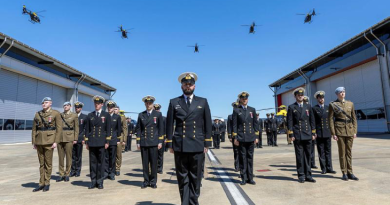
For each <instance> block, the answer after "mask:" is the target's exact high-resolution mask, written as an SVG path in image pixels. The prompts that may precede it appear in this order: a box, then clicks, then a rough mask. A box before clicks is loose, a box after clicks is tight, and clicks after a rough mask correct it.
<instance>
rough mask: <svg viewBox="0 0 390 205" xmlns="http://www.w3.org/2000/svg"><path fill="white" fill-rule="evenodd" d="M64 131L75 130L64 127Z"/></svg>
mask: <svg viewBox="0 0 390 205" xmlns="http://www.w3.org/2000/svg"><path fill="white" fill-rule="evenodd" d="M62 130H73V128H68V127H64V128H62Z"/></svg>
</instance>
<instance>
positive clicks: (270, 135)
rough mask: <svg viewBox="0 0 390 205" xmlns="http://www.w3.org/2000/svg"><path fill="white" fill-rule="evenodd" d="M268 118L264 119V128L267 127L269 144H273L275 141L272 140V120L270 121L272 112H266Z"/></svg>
mask: <svg viewBox="0 0 390 205" xmlns="http://www.w3.org/2000/svg"><path fill="white" fill-rule="evenodd" d="M266 116H267V119H265V120H264V128H265V133H266V134H267V145H268V146H272V145H273V144H274V143H273V142H272V139H273V138H272V132H271V125H270V124H271V122H270V117H271V114H269V113H267V114H266Z"/></svg>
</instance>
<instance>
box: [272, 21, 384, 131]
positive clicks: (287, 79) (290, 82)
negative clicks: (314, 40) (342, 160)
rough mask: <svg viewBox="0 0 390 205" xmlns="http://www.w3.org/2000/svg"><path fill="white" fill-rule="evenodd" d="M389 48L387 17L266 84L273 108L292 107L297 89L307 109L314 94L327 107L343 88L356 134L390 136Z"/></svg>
mask: <svg viewBox="0 0 390 205" xmlns="http://www.w3.org/2000/svg"><path fill="white" fill-rule="evenodd" d="M389 46H390V17H389V18H386V19H384V20H383V21H381V22H379V23H377V24H376V25H374V26H372V27H370V28H368V29H367V30H365V31H363V32H361V33H360V34H358V35H356V36H354V37H353V38H351V39H349V40H348V41H346V42H344V43H342V44H341V45H339V46H337V47H335V48H333V49H332V50H330V51H328V52H326V53H325V54H323V55H321V56H319V57H318V58H316V59H314V60H312V61H311V62H309V63H307V64H306V65H303V66H302V67H300V68H298V69H296V70H294V71H292V72H291V73H289V74H287V75H285V76H283V77H281V78H280V79H279V80H277V81H275V82H273V83H272V84H270V85H269V87H270V88H271V89H272V90H273V92H274V97H275V105H276V106H277V107H278V106H280V105H282V104H283V105H287V106H288V105H290V104H292V103H294V102H295V98H294V96H293V93H292V92H293V90H294V89H296V88H297V87H304V88H305V89H306V92H307V93H306V94H307V96H309V98H310V103H311V105H316V104H317V101H316V100H315V99H313V98H314V96H313V95H314V93H315V92H316V91H318V90H323V91H325V92H326V96H325V102H326V103H329V102H331V101H334V100H336V96H335V93H334V91H335V89H336V88H337V87H340V86H344V87H345V88H346V99H348V100H351V101H352V102H354V104H355V110H356V115H357V118H358V131H359V132H370V133H372V132H390V80H389V79H390V69H389V64H390V62H389V55H390V52H389Z"/></svg>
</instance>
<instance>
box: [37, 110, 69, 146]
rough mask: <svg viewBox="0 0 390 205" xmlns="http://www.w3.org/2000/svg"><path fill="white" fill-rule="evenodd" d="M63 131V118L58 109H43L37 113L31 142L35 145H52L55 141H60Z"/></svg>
mask: <svg viewBox="0 0 390 205" xmlns="http://www.w3.org/2000/svg"><path fill="white" fill-rule="evenodd" d="M41 117H42V118H41ZM42 119H43V120H42ZM61 133H62V119H61V116H60V113H59V112H58V111H57V110H53V109H52V108H50V110H48V111H46V112H45V111H43V110H41V111H39V112H37V113H35V117H34V121H33V126H32V133H31V135H32V139H31V142H32V144H33V145H51V144H53V143H54V142H55V143H59V142H60V138H61Z"/></svg>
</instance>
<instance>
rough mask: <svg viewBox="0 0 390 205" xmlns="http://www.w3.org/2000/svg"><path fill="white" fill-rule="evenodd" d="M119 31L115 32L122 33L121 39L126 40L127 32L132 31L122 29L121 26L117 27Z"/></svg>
mask: <svg viewBox="0 0 390 205" xmlns="http://www.w3.org/2000/svg"><path fill="white" fill-rule="evenodd" d="M118 28H119V30H117V31H116V32H121V33H122V36H121V37H122V39H123V38H127V33H129V32H128V31H127V30H132V29H133V28H131V29H123V27H122V25H121V26H120V27H118Z"/></svg>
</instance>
